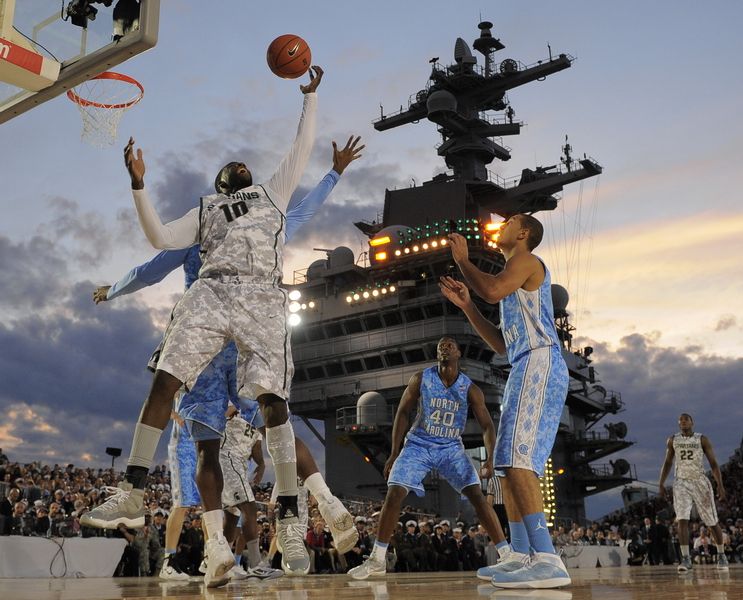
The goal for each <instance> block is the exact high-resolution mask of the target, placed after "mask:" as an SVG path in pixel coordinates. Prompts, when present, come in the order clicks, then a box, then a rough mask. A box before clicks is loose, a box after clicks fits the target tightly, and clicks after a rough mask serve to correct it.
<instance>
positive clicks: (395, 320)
mask: <svg viewBox="0 0 743 600" xmlns="http://www.w3.org/2000/svg"><path fill="white" fill-rule="evenodd" d="M382 316H383V318H384V324H385V326H386V327H391V326H393V325H399V324H400V323H402V319H401V318H400V313H399V312H388V313H384V315H382Z"/></svg>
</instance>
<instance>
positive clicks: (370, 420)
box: [356, 392, 388, 425]
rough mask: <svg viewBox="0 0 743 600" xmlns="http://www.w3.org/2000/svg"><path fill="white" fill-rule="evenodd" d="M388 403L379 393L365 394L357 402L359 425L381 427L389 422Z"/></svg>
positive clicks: (357, 420)
mask: <svg viewBox="0 0 743 600" xmlns="http://www.w3.org/2000/svg"><path fill="white" fill-rule="evenodd" d="M387 420H388V419H387V402H385V399H384V396H382V394H380V393H379V392H364V393H363V394H361V396H360V397H359V399H358V401H357V402H356V422H357V423H358V424H359V425H380V424H382V423H384V422H385V421H387Z"/></svg>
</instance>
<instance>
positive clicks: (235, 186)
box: [95, 67, 322, 585]
mask: <svg viewBox="0 0 743 600" xmlns="http://www.w3.org/2000/svg"><path fill="white" fill-rule="evenodd" d="M312 71H313V73H312V74H311V82H310V83H309V84H308V85H304V86H300V87H301V91H302V93H303V94H304V95H305V96H304V108H303V114H302V118H301V119H300V124H299V129H298V132H297V137H296V140H295V142H294V144H293V146H292V149H291V150H290V152H289V154H288V155H287V156H286V157H285V158H284V159H283V160H282V162H281V164H280V165H279V167H278V169H277V171H276V172H275V173H274V175H273V176H272V177H271V178H270V179H269V180H268V182H267V183H266V184H265V185H254V184H253V178H252V174H251V173H250V171H249V170H248V168H247V167H246V166H245V165H244V164H243V163H239V162H231V163H229V164H227V165H225V166H224V167H223V168H222V170H221V171H220V172H219V173H218V175H217V177H216V180H215V186H216V187H217V189H220V190H221V193H218V194H215V195H212V196H206V197H204V198H202V199H201V202H200V206H199V207H198V208H195V209H193V210H191V211H189V212H188V213H187V214H186V215H184V216H183V217H181V218H180V219H177V220H175V221H173V222H171V223H168V224H165V225H163V223H162V222H161V221H160V218H159V216H158V215H157V213H156V211H155V209H154V208H153V206H152V204H151V203H150V200H149V198H148V197H147V193H146V191H145V189H144V174H145V165H144V160H143V159H142V151H141V150H139V151H138V152H137V153H136V154H135V152H134V149H133V140H131V141H130V143H129V144H128V145H127V147H126V149H125V160H126V165H127V168H128V170H129V174H130V177H131V181H132V189H133V195H134V202H135V206H136V209H137V214H138V217H139V221H140V225H141V226H142V229H143V230H144V232H145V235H146V236H147V239H148V240H149V241H150V243H151V244H152V245H153V246H154V247H156V248H160V249H166V248H185V247H188V246H191V245H193V244H195V243H200V244H201V253H202V257H203V263H204V264H203V266H202V268H201V271H200V273H199V279H198V280H197V281H196V282H195V283H194V284H193V285H192V286H191V288H189V290H188V291H187V292H186V293H185V294H184V295H183V298H181V300H180V301H179V302H178V305H177V306H176V308H175V311H174V315H173V322H172V323H171V326H170V328H169V331H168V333H167V336H166V342H165V346H164V347H163V351H162V354H161V356H160V360H159V362H158V370H157V371H156V373H155V377H154V380H153V384H152V388H151V390H150V393H149V395H148V397H147V400H146V401H145V403H144V406H143V408H142V412H141V414H140V418H139V422H138V423H137V426H136V428H135V433H134V439H133V442H132V450H131V454H130V457H129V461H128V464H127V470H126V475H125V481H124V482H122V483H121V484H120V486H119V492H118V493H117V494H115V495H114V496H113V497H112V498H111V499H109V500H108V501H107V502H106V503H105V504H103V505H102V506H101V507H99V508H98V509H96V511H97V512H96V515H95V517H96V518H97V519H98V520H99V521H102V522H104V523H105V522H108V521H115V520H117V519H120V518H122V517H125V518H131V519H137V518H139V517H141V514H142V511H143V497H144V486H145V481H146V477H147V473H148V471H149V468H150V466H151V465H152V461H153V457H154V454H155V450H156V448H157V443H158V441H159V439H160V435H161V434H162V430H163V428H164V427H165V426H166V425H167V422H168V419H169V416H170V410H171V407H172V402H173V396H174V395H175V393H176V392H177V391H178V389H179V388H180V387H181V385H184V384H185V385H186V387H187V388H190V387H191V386H192V385H193V384H194V382H195V381H196V378H197V377H198V375H199V373H200V372H201V371H202V370H203V368H204V367H205V366H206V365H208V364H209V362H210V361H211V360H212V358H213V357H214V356H216V355H217V353H218V352H219V351H220V350H221V349H222V348H223V347H224V346H225V344H227V343H228V342H229V341H230V340H233V341H234V342H235V343H236V345H237V347H238V350H239V351H240V361H239V363H240V364H239V373H240V388H241V395H243V396H247V397H251V398H256V399H257V400H258V401H259V402H260V403H261V405H262V411H263V416H264V420H265V423H266V442H267V446H268V452H269V455H270V456H271V458H272V460H273V464H274V468H275V471H276V486H277V488H278V490H279V503H278V504H279V518H278V525H277V536H278V540H279V543H280V545H281V547H282V549H283V563H284V564H283V566H284V567H285V570H286V571H287V573H289V574H291V573H294V574H298V573H302V574H303V573H306V572H307V571H308V569H309V556H308V555H307V551H306V550H305V547H304V542H303V539H302V534H303V533H304V527H301V526H300V525H301V524H299V523H298V519H297V516H296V515H297V506H296V496H297V491H298V490H297V465H296V452H295V444H294V432H293V429H292V426H291V423H290V422H289V413H288V407H287V400H288V398H289V387H290V384H291V378H292V375H293V370H294V367H293V363H292V360H291V346H290V344H289V330H288V326H287V317H288V309H287V305H288V294H287V292H286V291H285V290H283V289H282V288H281V287H279V283H280V282H281V278H282V266H283V264H282V263H283V261H282V258H283V248H284V236H283V233H284V228H285V220H286V210H287V207H288V205H289V199H290V197H291V194H292V192H293V191H294V190H295V189H296V187H297V185H298V183H299V179H300V177H301V175H302V172H303V171H304V168H305V166H306V164H307V161H308V160H309V156H310V151H311V150H312V145H313V141H314V136H315V112H316V100H317V97H316V94H315V90H316V89H317V86H318V85H319V84H320V80H321V78H322V70H321V69H319V68H318V67H313V69H312ZM203 433H205V434H206V433H208V432H203ZM194 437H196V436H194ZM209 441H210V442H213V444H210V450H209V453H208V454H209V460H210V461H212V460H213V461H216V467H215V468H214V469H213V473H214V474H215V477H214V478H213V481H211V482H208V484H207V485H206V486H205V487H207V488H208V493H205V491H204V490H200V491H201V496H202V501H203V503H204V509H205V513H204V524H205V526H206V528H207V531H208V533H209V542H208V548H207V552H208V555H209V569H208V573H207V575H208V576H209V580H210V581H211V582H214V585H221V584H222V583H223V582H224V581H225V574H226V572H227V571H228V570H229V569H231V568H232V566H233V564H234V558H233V556H232V553H231V552H230V550H229V547H228V545H227V543H226V540H225V539H224V535H223V512H222V510H221V488H222V481H221V471H220V469H219V463H218V450H219V438H218V437H217V438H216V439H214V440H209ZM212 445H213V446H214V448H213V449H212V448H211V446H212ZM205 483H206V482H205Z"/></svg>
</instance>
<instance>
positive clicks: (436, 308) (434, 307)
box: [425, 302, 444, 318]
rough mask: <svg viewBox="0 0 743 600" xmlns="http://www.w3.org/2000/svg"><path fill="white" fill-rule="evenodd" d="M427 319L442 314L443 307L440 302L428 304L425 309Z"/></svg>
mask: <svg viewBox="0 0 743 600" xmlns="http://www.w3.org/2000/svg"><path fill="white" fill-rule="evenodd" d="M425 311H426V316H427V317H429V318H430V317H440V316H442V315H443V314H444V305H443V304H441V303H440V302H437V303H436V304H429V305H428V306H426V307H425Z"/></svg>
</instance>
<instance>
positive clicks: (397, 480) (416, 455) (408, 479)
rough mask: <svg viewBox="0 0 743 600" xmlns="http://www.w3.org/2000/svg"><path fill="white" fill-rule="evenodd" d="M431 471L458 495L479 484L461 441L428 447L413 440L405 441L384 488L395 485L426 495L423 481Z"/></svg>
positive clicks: (411, 438)
mask: <svg viewBox="0 0 743 600" xmlns="http://www.w3.org/2000/svg"><path fill="white" fill-rule="evenodd" d="M433 469H436V470H437V471H438V472H439V475H440V476H441V477H443V478H444V479H446V481H448V482H449V485H450V486H452V487H453V488H454V489H455V490H456V491H457V492H459V493H461V492H462V490H463V489H464V488H466V487H469V486H471V485H477V486H479V485H480V477H479V476H478V475H477V471H476V470H475V467H474V465H473V464H472V461H471V460H470V458H469V456H467V454H466V453H465V451H464V445H462V443H461V441H459V442H453V443H448V444H431V443H423V442H421V441H418V440H416V438H414V437H409V438H408V439H407V440H405V445H404V446H403V449H402V452H400V456H398V457H397V460H396V461H395V464H394V465H393V466H392V470H391V471H390V476H389V479H388V480H387V485H388V486H390V485H399V486H401V487H404V488H405V489H406V490H408V491H409V492H415V494H416V496H420V497H423V496H424V495H425V494H426V492H425V489H424V488H423V480H424V479H425V477H426V475H428V474H429V473H430V472H431V471H432V470H433Z"/></svg>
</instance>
